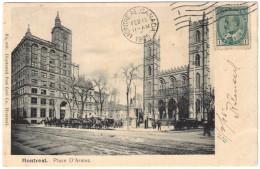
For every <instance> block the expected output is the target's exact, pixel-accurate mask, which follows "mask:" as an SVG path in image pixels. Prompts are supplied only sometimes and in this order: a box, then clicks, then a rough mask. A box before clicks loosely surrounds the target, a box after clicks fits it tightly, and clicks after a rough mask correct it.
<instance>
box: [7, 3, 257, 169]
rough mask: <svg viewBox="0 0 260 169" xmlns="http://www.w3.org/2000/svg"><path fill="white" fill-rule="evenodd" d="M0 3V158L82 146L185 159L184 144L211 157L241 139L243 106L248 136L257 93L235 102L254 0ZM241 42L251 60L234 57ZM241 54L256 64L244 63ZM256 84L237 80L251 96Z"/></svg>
mask: <svg viewBox="0 0 260 169" xmlns="http://www.w3.org/2000/svg"><path fill="white" fill-rule="evenodd" d="M4 8H5V11H4V16H6V18H5V20H6V21H8V24H7V25H5V26H6V28H5V29H4V36H5V38H4V41H5V44H6V43H9V44H8V48H6V50H5V51H6V52H7V53H8V52H9V53H10V54H5V53H4V56H5V57H4V62H5V71H4V72H3V73H5V75H4V76H5V77H6V80H9V83H8V82H7V81H6V85H7V84H8V85H9V88H8V90H9V91H10V92H9V93H8V92H7V91H6V93H5V95H6V97H4V98H3V99H4V100H5V108H4V115H3V117H4V118H3V126H4V127H6V129H7V130H6V131H5V133H6V134H7V135H9V137H10V142H9V141H7V140H8V139H9V138H8V139H7V140H4V141H3V142H4V144H5V143H7V142H8V144H7V145H8V146H9V150H7V151H5V150H4V152H8V153H10V155H11V156H9V157H7V158H10V159H9V160H11V158H12V156H14V157H18V158H19V164H20V165H31V164H36V163H37V164H38V165H40V164H42V163H56V164H64V165H65V164H73V163H81V164H82V165H83V164H84V163H85V164H86V163H91V162H93V161H92V160H91V157H93V156H94V157H95V158H100V156H102V157H104V158H106V157H108V159H109V157H110V156H112V157H120V158H121V157H122V158H127V157H132V158H134V157H137V158H138V157H143V156H144V157H147V158H149V157H151V155H156V156H155V157H154V159H156V157H157V156H158V158H165V159H164V160H169V159H171V157H174V158H175V157H176V159H177V158H182V157H183V161H185V160H184V159H185V157H186V156H185V155H189V158H194V160H195V159H199V158H200V157H203V158H204V157H205V158H207V157H208V158H214V160H212V162H214V163H216V161H217V158H218V155H217V154H216V152H219V153H223V152H221V151H229V150H228V148H223V147H226V146H228V145H230V147H231V148H230V149H231V150H232V149H233V144H237V145H238V141H237V140H243V139H240V138H239V137H240V136H241V134H239V132H241V131H242V132H243V130H241V129H240V127H242V126H241V125H240V124H241V123H242V121H244V122H243V124H245V125H246V124H248V123H250V122H249V121H250V120H249V119H247V120H248V121H247V120H246V121H245V120H243V119H241V118H243V117H249V115H246V114H243V113H251V114H253V115H252V116H250V119H251V125H248V126H247V127H248V128H250V129H252V131H253V132H252V133H250V134H252V137H251V135H250V134H249V133H245V132H243V133H245V134H248V136H249V135H250V136H249V137H250V138H252V141H255V140H256V137H257V135H256V132H257V131H256V130H257V126H256V124H257V119H254V118H253V117H256V116H257V103H256V102H255V101H252V102H251V103H248V105H251V106H252V109H251V110H250V111H249V112H245V111H244V107H245V105H244V103H241V100H242V97H244V98H243V99H244V100H246V99H247V98H245V93H246V92H244V89H243V87H245V86H246V83H249V81H248V82H247V80H245V79H246V78H247V76H248V77H249V76H250V77H252V80H253V81H251V82H252V84H257V82H256V81H255V80H257V77H256V75H257V62H255V61H256V59H257V53H256V51H257V29H256V28H257V26H256V22H255V20H256V19H255V18H257V16H256V15H257V3H256V2H233V3H229V2H151V3H82V4H81V3H57V4H55V3H53V4H52V3H18V4H14V3H7V4H5V6H4ZM251 17H253V18H251ZM252 26H253V27H254V28H251V27H252ZM252 30H256V31H252ZM8 40H9V42H8ZM246 53H248V54H249V55H251V56H252V57H251V60H250V58H247V59H245V60H244V61H242V60H241V59H242V58H244V57H243V56H244V55H245V54H246ZM232 54H234V56H235V55H236V57H233V55H232ZM249 55H248V56H247V57H249ZM243 62H244V63H247V64H245V65H244V66H245V68H242V64H241V63H243ZM7 63H8V64H7ZM250 63H254V64H256V67H254V66H253V69H247V68H248V67H249V64H250ZM245 69H246V71H250V72H249V73H246V72H244V71H245ZM8 72H9V73H8ZM246 74H247V75H246ZM240 82H241V83H240ZM242 82H243V83H242ZM240 89H241V90H240ZM242 89H243V90H242ZM256 89H257V87H255V86H253V87H252V88H251V89H249V90H248V91H247V92H248V93H247V94H248V96H249V95H251V96H252V97H250V99H253V98H255V99H257V96H256V91H257V90H256ZM241 93H242V94H241ZM9 99H10V100H9ZM246 101H247V100H246ZM248 102H249V100H248ZM215 105H216V106H215ZM252 119H254V120H253V121H252ZM243 141H246V140H243ZM243 145H244V142H243ZM217 146H220V147H221V146H223V147H222V148H219V151H217V148H218V147H217ZM251 146H252V148H251ZM251 146H248V147H247V148H248V149H250V151H251V150H253V149H254V148H256V146H257V144H255V142H254V144H252V145H251ZM235 147H236V146H235V145H234V148H235ZM237 148H238V147H236V150H237ZM224 149H227V150H224ZM237 151H239V150H237ZM245 152H247V151H245ZM8 153H7V154H8ZM256 153H257V152H256ZM253 154H254V153H253ZM253 154H252V155H253ZM27 155H28V156H27ZM49 155H51V156H49ZM59 155H63V156H59ZM64 155H65V156H64ZM159 155H160V156H159ZM161 155H164V156H161ZM176 155H177V156H176ZM201 155H203V156H201ZM34 156H35V158H34ZM38 157H39V158H38ZM56 157H57V158H56ZM59 157H62V158H59ZM74 157H75V158H74ZM224 157H225V156H223V157H221V158H220V159H222V158H223V159H222V160H224ZM255 157H256V156H255ZM230 158H232V157H230ZM186 159H187V158H186ZM254 159H255V158H253V159H251V160H252V161H251V162H253V163H254V162H255V160H254ZM9 160H8V161H9ZM100 160H101V158H100ZM215 160H216V161H215ZM155 161H156V160H155ZM155 161H154V162H155ZM246 161H247V160H245V161H244V162H246ZM122 162H123V161H122ZM157 162H158V161H157ZM172 162H174V161H172ZM175 162H176V161H175ZM230 162H232V160H231V161H230ZM10 163H11V161H9V165H10ZM206 163H207V164H209V163H210V161H207V162H205V164H206ZM133 164H136V166H138V163H133ZM140 164H141V163H140ZM167 164H168V163H165V165H167ZM169 164H170V163H169ZM179 164H185V162H183V163H181V162H180V163H179ZM201 164H204V163H201ZM223 164H224V163H223ZM231 164H236V162H234V163H231ZM250 164H251V163H250ZM92 165H95V164H92ZM142 165H146V166H147V165H149V163H145V162H144V163H143V164H142ZM158 165H159V164H158ZM162 166H164V165H162Z"/></svg>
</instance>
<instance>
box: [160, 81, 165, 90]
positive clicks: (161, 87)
mask: <svg viewBox="0 0 260 169" xmlns="http://www.w3.org/2000/svg"><path fill="white" fill-rule="evenodd" d="M160 89H165V80H164V79H160Z"/></svg>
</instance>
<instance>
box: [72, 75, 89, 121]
mask: <svg viewBox="0 0 260 169" xmlns="http://www.w3.org/2000/svg"><path fill="white" fill-rule="evenodd" d="M93 90H94V86H93V84H92V82H91V81H90V80H86V79H85V77H80V78H79V82H78V84H77V85H76V86H75V96H74V101H75V103H76V105H78V107H79V112H80V117H81V118H82V116H83V112H84V108H85V106H87V100H88V98H90V97H91V91H93Z"/></svg>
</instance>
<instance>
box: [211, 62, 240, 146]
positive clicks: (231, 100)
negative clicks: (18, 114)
mask: <svg viewBox="0 0 260 169" xmlns="http://www.w3.org/2000/svg"><path fill="white" fill-rule="evenodd" d="M227 64H228V66H229V68H230V70H231V71H230V72H231V73H232V79H230V80H231V83H232V86H233V87H232V90H230V91H228V92H227V94H226V102H225V105H224V106H223V107H222V111H221V112H220V113H216V120H219V122H220V126H216V133H217V138H218V139H220V140H221V141H223V142H224V143H229V142H232V139H231V137H230V136H231V135H232V134H235V133H236V132H235V131H234V130H233V129H232V126H231V124H230V121H233V120H234V119H238V118H239V113H238V111H239V110H238V105H237V102H238V94H237V93H238V91H237V83H238V78H239V76H238V75H239V70H240V68H238V67H237V66H236V65H235V64H234V63H233V62H232V61H230V60H227Z"/></svg>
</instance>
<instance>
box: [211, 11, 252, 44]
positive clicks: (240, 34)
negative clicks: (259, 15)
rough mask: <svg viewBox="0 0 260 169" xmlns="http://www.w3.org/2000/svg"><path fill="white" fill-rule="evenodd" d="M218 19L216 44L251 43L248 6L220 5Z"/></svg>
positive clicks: (217, 12)
mask: <svg viewBox="0 0 260 169" xmlns="http://www.w3.org/2000/svg"><path fill="white" fill-rule="evenodd" d="M216 21H217V23H216V28H217V29H216V37H217V38H216V46H246V45H249V35H248V7H247V6H236V7H233V6H232V7H218V8H217V9H216Z"/></svg>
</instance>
